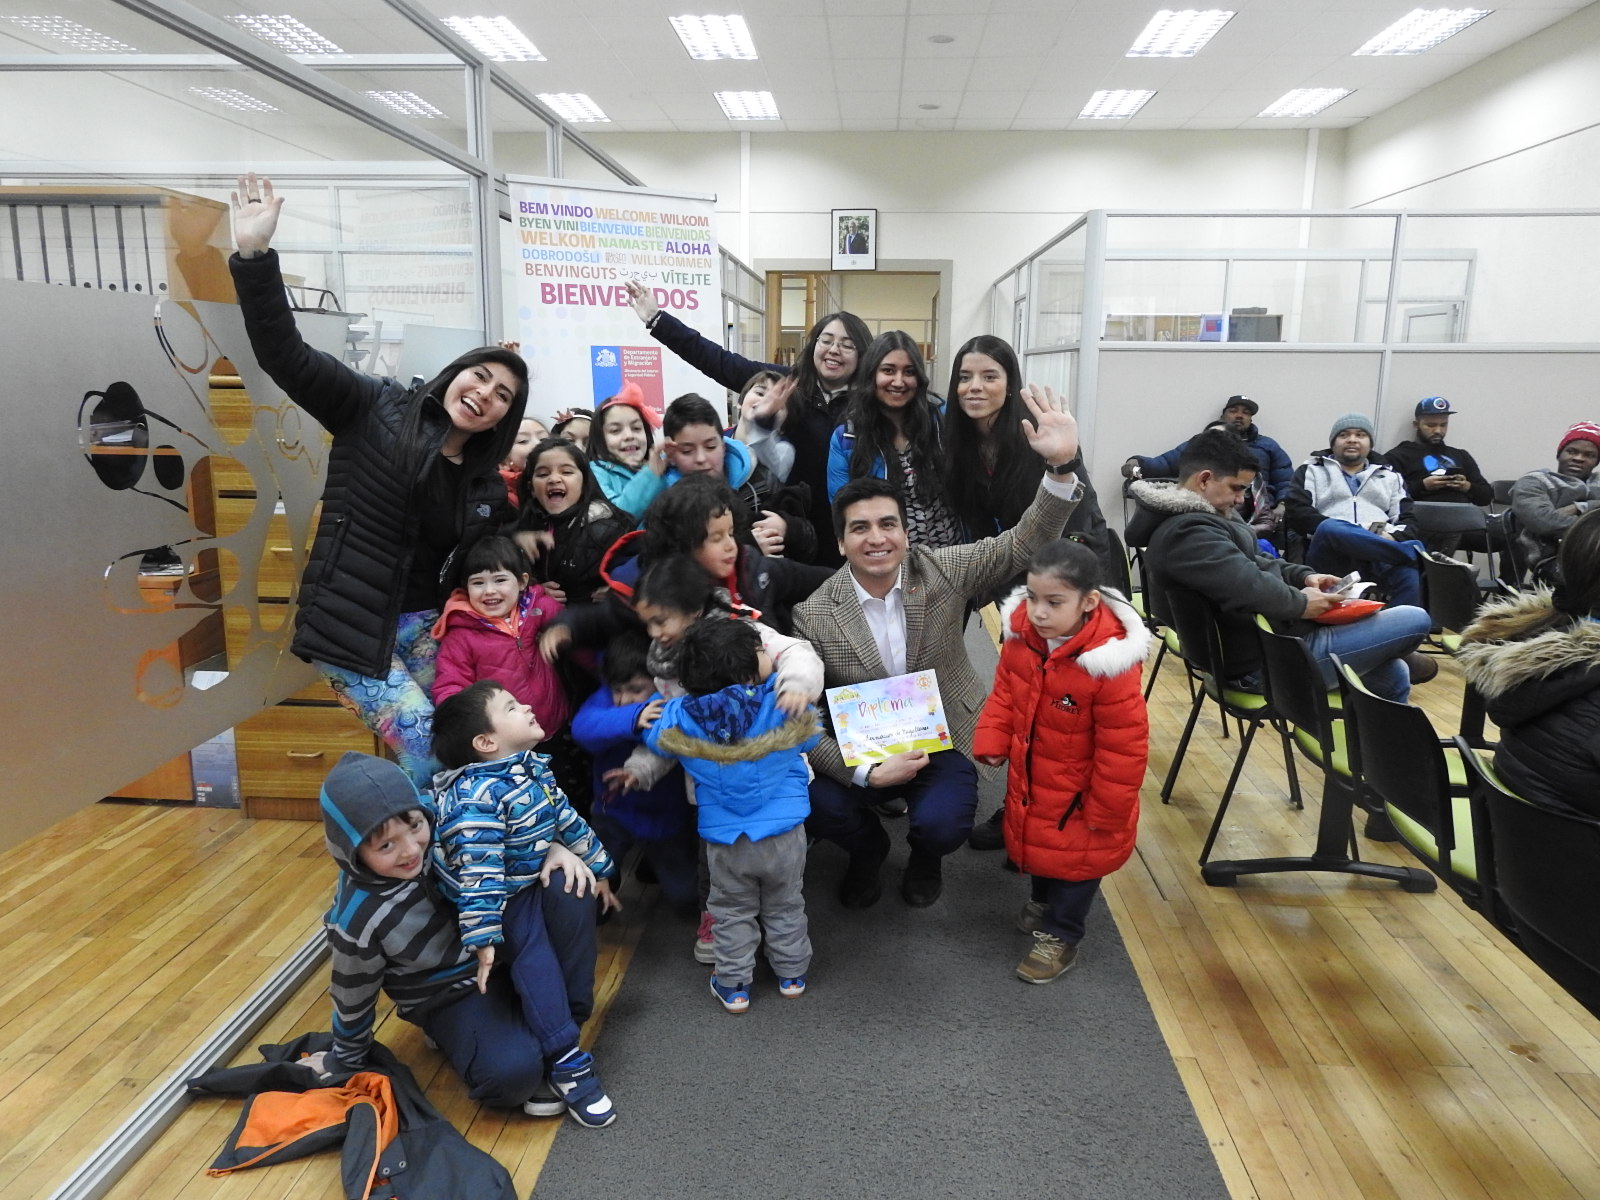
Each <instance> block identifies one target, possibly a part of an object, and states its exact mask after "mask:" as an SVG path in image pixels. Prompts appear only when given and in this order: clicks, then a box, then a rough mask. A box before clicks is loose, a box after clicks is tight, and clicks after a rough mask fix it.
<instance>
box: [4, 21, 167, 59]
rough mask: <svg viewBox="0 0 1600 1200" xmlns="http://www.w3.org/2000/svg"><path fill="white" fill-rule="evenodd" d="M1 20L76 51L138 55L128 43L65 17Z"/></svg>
mask: <svg viewBox="0 0 1600 1200" xmlns="http://www.w3.org/2000/svg"><path fill="white" fill-rule="evenodd" d="M0 20H4V21H10V22H11V23H12V24H13V25H17V26H19V27H20V28H22V29H26V30H27V31H28V32H29V33H37V34H39V35H40V36H42V37H47V38H49V39H50V40H51V41H55V42H60V43H61V44H62V45H64V46H71V47H72V48H73V49H74V50H87V51H89V52H90V53H92V54H137V53H138V51H137V50H135V49H134V48H133V47H132V46H130V45H128V43H127V42H119V41H117V39H116V38H114V37H107V36H106V35H105V34H103V33H97V32H96V31H95V30H93V29H90V28H89V27H88V26H87V25H80V24H78V22H76V21H69V20H67V18H65V17H0Z"/></svg>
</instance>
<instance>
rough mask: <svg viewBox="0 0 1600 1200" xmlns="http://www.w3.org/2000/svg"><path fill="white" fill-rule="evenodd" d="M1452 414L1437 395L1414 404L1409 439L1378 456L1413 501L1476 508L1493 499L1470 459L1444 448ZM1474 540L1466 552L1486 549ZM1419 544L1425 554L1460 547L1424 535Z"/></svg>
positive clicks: (1442, 536) (1447, 538) (1453, 537)
mask: <svg viewBox="0 0 1600 1200" xmlns="http://www.w3.org/2000/svg"><path fill="white" fill-rule="evenodd" d="M1455 411H1456V410H1455V409H1454V408H1453V407H1451V404H1450V401H1448V400H1446V399H1445V398H1444V397H1443V396H1429V397H1428V398H1427V399H1425V400H1419V401H1418V402H1417V413H1416V418H1415V419H1414V420H1413V421H1412V423H1411V425H1412V428H1413V429H1414V430H1415V433H1414V435H1413V437H1412V438H1411V440H1410V441H1406V442H1401V443H1400V444H1399V445H1398V446H1396V447H1395V448H1394V449H1393V450H1390V451H1389V452H1388V453H1387V454H1385V455H1384V456H1383V457H1384V458H1385V459H1386V460H1387V461H1388V463H1389V465H1390V466H1391V467H1393V468H1394V469H1395V470H1397V471H1399V472H1400V475H1401V478H1403V479H1404V480H1405V483H1406V491H1407V492H1408V493H1409V494H1410V496H1411V498H1412V499H1413V500H1427V501H1430V502H1433V501H1444V502H1447V503H1455V504H1476V505H1478V506H1480V507H1482V506H1484V505H1487V504H1488V503H1489V502H1490V501H1491V500H1493V499H1494V488H1493V487H1492V486H1491V485H1490V483H1489V481H1488V480H1487V479H1485V478H1484V477H1483V472H1482V471H1480V470H1479V469H1478V464H1477V462H1476V461H1475V460H1474V459H1473V457H1472V455H1470V454H1468V453H1467V452H1466V451H1465V450H1459V449H1457V448H1456V447H1454V446H1449V445H1446V444H1445V438H1447V437H1448V436H1449V434H1450V416H1451V414H1452V413H1454V412H1455ZM1474 538H1475V539H1476V544H1471V543H1468V545H1467V549H1469V550H1483V549H1486V546H1485V544H1484V542H1483V535H1482V534H1481V533H1477V534H1474ZM1423 541H1424V542H1425V543H1426V545H1427V547H1428V549H1429V550H1438V551H1440V552H1441V553H1444V554H1454V553H1455V552H1456V549H1457V548H1458V547H1459V546H1460V545H1461V544H1462V535H1461V534H1460V533H1424V534H1423Z"/></svg>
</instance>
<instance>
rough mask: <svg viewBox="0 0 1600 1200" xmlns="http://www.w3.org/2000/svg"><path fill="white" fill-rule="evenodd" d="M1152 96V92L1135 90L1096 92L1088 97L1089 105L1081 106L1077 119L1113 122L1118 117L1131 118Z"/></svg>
mask: <svg viewBox="0 0 1600 1200" xmlns="http://www.w3.org/2000/svg"><path fill="white" fill-rule="evenodd" d="M1154 95H1155V93H1154V92H1150V91H1141V90H1136V89H1135V90H1129V89H1118V90H1115V91H1106V92H1096V93H1095V94H1094V95H1092V96H1090V97H1089V103H1087V104H1085V105H1084V106H1083V111H1082V112H1081V113H1079V114H1078V118H1079V120H1088V121H1114V120H1116V119H1118V118H1119V117H1131V116H1133V114H1134V113H1136V112H1138V111H1139V110H1140V109H1141V108H1143V107H1144V106H1145V103H1146V102H1147V101H1148V100H1149V99H1150V97H1152V96H1154Z"/></svg>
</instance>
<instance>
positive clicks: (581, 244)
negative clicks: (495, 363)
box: [507, 175, 723, 421]
mask: <svg viewBox="0 0 1600 1200" xmlns="http://www.w3.org/2000/svg"><path fill="white" fill-rule="evenodd" d="M507 182H508V184H509V185H510V189H511V216H512V226H513V238H514V243H515V246H516V279H517V283H516V287H517V331H516V334H515V336H516V337H517V338H518V339H519V340H520V341H521V342H522V355H523V357H524V358H526V359H527V360H528V368H529V370H530V372H531V373H532V394H531V396H530V397H529V401H528V412H529V413H530V414H533V415H536V416H540V417H543V418H545V419H546V420H547V421H548V419H549V418H550V417H551V416H553V415H554V414H555V413H556V412H557V411H559V410H561V409H566V408H573V407H581V408H593V407H595V406H596V405H598V404H600V403H601V402H602V401H604V400H605V399H606V398H607V397H608V396H615V395H616V394H617V392H618V390H619V389H620V388H621V387H622V385H623V383H624V382H625V381H630V380H631V381H632V382H633V383H636V384H638V386H639V389H640V390H641V391H642V392H643V393H644V397H645V401H646V403H648V404H649V405H650V406H651V407H652V408H654V409H655V410H656V411H657V412H660V411H661V410H662V409H663V408H664V407H665V405H666V404H667V403H669V402H670V401H671V400H672V399H673V398H674V397H676V396H680V395H682V394H683V393H685V392H698V393H700V394H701V395H702V396H704V397H706V399H708V400H710V401H711V402H712V403H713V404H714V405H715V406H716V407H717V408H718V410H719V411H720V410H721V408H722V398H723V389H722V387H721V385H719V384H717V383H714V382H712V381H711V380H709V379H707V378H706V377H705V376H704V375H702V374H700V373H699V372H698V371H696V370H694V369H693V368H691V367H689V366H688V365H686V364H685V363H684V362H683V360H682V359H680V358H679V357H678V356H677V355H675V354H673V353H672V352H671V351H670V350H668V349H667V348H666V347H665V346H663V345H661V343H660V342H658V341H656V340H655V339H654V338H652V337H651V336H650V332H649V331H648V330H647V329H645V327H644V323H643V322H642V321H640V320H639V317H638V315H637V314H636V313H635V312H634V311H633V309H632V307H631V306H630V305H629V303H628V289H627V286H626V284H627V282H628V281H629V280H630V279H636V280H638V281H639V282H640V283H642V284H644V285H645V286H646V287H648V288H650V289H651V290H652V291H653V292H654V294H655V300H656V304H657V305H659V306H660V308H661V310H662V311H663V312H666V313H670V314H672V315H673V316H674V317H676V318H677V319H678V320H680V321H682V322H683V323H684V324H685V325H687V326H689V327H690V328H691V329H694V330H696V331H697V332H699V333H701V334H704V335H705V336H706V337H708V338H710V339H711V340H712V341H713V342H715V343H716V344H717V345H719V346H720V345H722V344H723V339H722V287H721V279H720V271H719V269H718V265H717V264H718V258H717V238H716V232H715V225H714V222H715V218H716V197H715V196H686V195H676V194H672V193H665V192H652V191H646V190H644V189H641V188H629V187H620V186H619V187H595V186H586V187H579V186H574V185H573V184H571V183H570V182H566V181H562V180H550V179H527V178H521V177H519V176H515V175H513V176H508V178H507Z"/></svg>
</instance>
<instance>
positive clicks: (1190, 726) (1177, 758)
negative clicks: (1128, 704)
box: [1161, 692, 1206, 804]
mask: <svg viewBox="0 0 1600 1200" xmlns="http://www.w3.org/2000/svg"><path fill="white" fill-rule="evenodd" d="M1205 699H1206V694H1205V693H1204V692H1201V693H1199V694H1198V695H1197V696H1195V698H1194V703H1193V704H1191V705H1190V706H1189V720H1188V721H1187V722H1186V723H1185V724H1184V727H1183V736H1182V737H1181V738H1179V739H1178V749H1177V751H1176V752H1175V753H1174V754H1173V756H1172V766H1170V767H1168V768H1167V781H1166V782H1165V783H1164V784H1162V785H1161V803H1163V804H1171V803H1172V785H1173V784H1175V783H1177V782H1178V768H1179V767H1181V766H1182V765H1183V756H1184V754H1185V753H1186V752H1187V751H1188V749H1189V738H1190V737H1191V736H1193V734H1194V723H1195V722H1196V721H1198V720H1199V719H1200V706H1201V705H1202V704H1204V703H1205Z"/></svg>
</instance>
